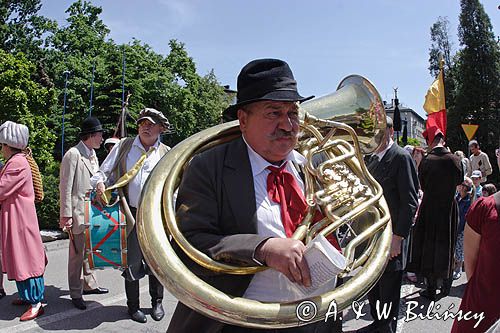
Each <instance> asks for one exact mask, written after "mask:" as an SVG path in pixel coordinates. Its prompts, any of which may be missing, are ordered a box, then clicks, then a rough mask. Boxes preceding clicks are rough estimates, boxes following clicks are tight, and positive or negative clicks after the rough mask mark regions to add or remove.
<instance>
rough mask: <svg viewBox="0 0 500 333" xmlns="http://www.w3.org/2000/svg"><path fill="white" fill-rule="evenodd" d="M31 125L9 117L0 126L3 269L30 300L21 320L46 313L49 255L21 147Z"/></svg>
mask: <svg viewBox="0 0 500 333" xmlns="http://www.w3.org/2000/svg"><path fill="white" fill-rule="evenodd" d="M28 137H29V132H28V128H27V127H26V126H24V125H21V124H16V123H14V122H11V121H6V122H5V123H3V124H2V126H0V143H1V145H2V155H3V157H4V159H5V165H4V167H3V168H2V170H1V171H0V206H1V209H0V227H1V234H2V244H1V247H2V251H1V252H2V257H1V258H0V259H1V260H2V270H3V272H4V273H7V278H8V279H9V280H15V281H16V285H17V290H18V293H19V298H20V299H19V300H17V301H14V304H30V305H31V306H30V308H28V309H27V311H26V312H25V313H24V314H23V315H22V316H21V321H25V320H31V319H34V318H36V317H38V316H40V315H42V314H43V312H44V310H43V307H42V303H41V300H42V299H43V294H44V281H43V273H44V272H45V265H46V256H45V251H44V248H43V244H42V239H41V237H40V229H39V228H38V219H37V216H36V210H35V193H34V189H33V180H32V176H31V169H30V166H29V163H28V161H27V159H26V156H25V155H24V153H23V152H22V149H24V148H26V146H27V145H28Z"/></svg>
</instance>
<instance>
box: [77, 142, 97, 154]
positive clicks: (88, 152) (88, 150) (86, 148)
mask: <svg viewBox="0 0 500 333" xmlns="http://www.w3.org/2000/svg"><path fill="white" fill-rule="evenodd" d="M80 142H81V143H82V145H83V148H84V149H85V152H86V153H87V157H89V158H90V157H92V156H94V155H95V151H94V149H91V148H89V147H87V145H86V144H85V142H83V141H80Z"/></svg>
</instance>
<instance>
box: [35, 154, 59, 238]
mask: <svg viewBox="0 0 500 333" xmlns="http://www.w3.org/2000/svg"><path fill="white" fill-rule="evenodd" d="M42 175H43V190H44V192H45V198H44V199H43V201H42V202H40V203H38V204H36V212H37V216H38V224H39V225H40V229H51V230H56V229H59V162H53V164H52V165H50V166H49V167H47V169H46V170H45V172H42Z"/></svg>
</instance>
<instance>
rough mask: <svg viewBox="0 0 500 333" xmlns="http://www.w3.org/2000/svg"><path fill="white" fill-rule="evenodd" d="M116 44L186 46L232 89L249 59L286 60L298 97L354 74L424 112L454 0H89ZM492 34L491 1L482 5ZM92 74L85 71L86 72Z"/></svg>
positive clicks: (59, 13) (56, 9)
mask: <svg viewBox="0 0 500 333" xmlns="http://www.w3.org/2000/svg"><path fill="white" fill-rule="evenodd" d="M91 2H92V3H93V4H94V5H96V6H100V7H102V8H103V13H102V15H101V18H102V19H103V21H104V23H105V24H106V25H107V26H108V27H109V28H110V30H111V33H110V37H111V38H112V39H113V40H115V41H116V42H117V43H128V42H129V41H131V40H132V38H134V37H135V38H136V39H139V40H141V41H142V42H145V43H147V44H149V45H150V46H151V47H152V48H153V49H154V50H155V51H156V52H159V53H163V54H166V53H168V51H169V48H168V41H169V40H170V39H177V40H179V41H181V42H183V43H184V44H185V46H186V49H187V50H188V53H189V55H190V56H191V57H192V58H193V59H194V61H195V63H196V65H197V71H198V73H199V74H201V75H204V74H206V73H208V72H209V71H210V70H211V69H213V70H214V72H215V74H216V76H217V78H218V80H219V82H220V83H221V84H223V85H226V84H229V85H230V86H231V88H233V89H235V88H236V77H237V75H238V73H239V71H240V69H241V67H243V66H244V65H245V64H246V63H247V62H249V61H250V60H252V59H256V58H265V57H272V58H280V59H284V60H286V61H287V62H288V63H289V64H290V66H291V68H292V70H293V72H294V74H295V77H296V79H297V81H298V86H299V91H300V93H301V94H302V95H304V96H308V95H316V96H321V95H325V94H328V93H330V92H332V91H334V90H335V89H336V87H337V85H338V83H339V82H340V80H341V79H342V78H344V77H345V76H347V75H349V74H360V75H363V76H365V77H367V78H368V79H370V80H371V81H372V82H373V83H374V84H375V86H376V87H377V89H378V91H379V93H380V95H381V97H382V98H383V99H384V100H387V101H390V100H391V98H392V97H393V87H398V97H399V100H400V102H401V103H403V104H404V105H406V106H408V107H410V108H412V109H414V110H415V111H417V112H418V113H420V114H421V115H424V114H425V113H424V111H423V109H422V105H423V102H424V96H425V93H426V91H427V89H428V87H429V86H430V84H431V83H432V81H433V78H432V77H431V76H430V74H429V71H428V69H427V67H428V58H429V47H430V27H431V25H432V24H433V23H434V22H436V20H437V18H438V16H446V17H447V18H448V20H449V21H450V35H451V37H452V41H453V49H454V50H457V49H458V48H459V44H458V39H457V26H458V16H459V11H460V2H459V1H458V0H454V1H452V0H419V1H417V0H413V1H408V0H406V1H396V0H372V1H369V0H364V1H362V0H351V1H348V0H342V1H341V0H329V1H327V0H324V1H314V0H311V1H305V0H303V1H297V0H288V1H285V0H254V1H243V0H212V1H207V0H204V1H203V0H142V1H139V0H120V1H118V0H93V1H91ZM481 3H482V4H483V6H484V8H485V10H486V13H487V14H488V15H489V17H490V20H491V22H492V24H493V30H494V32H495V35H496V36H499V35H500V10H499V9H498V8H497V7H498V6H499V5H500V2H499V1H498V0H483V1H481ZM42 4H43V6H42V10H41V13H42V14H43V15H45V16H47V17H50V18H52V19H55V20H57V21H58V23H59V24H62V25H65V24H66V22H65V18H66V14H65V13H64V11H65V10H66V8H67V7H68V6H69V4H71V1H63V0H42ZM89 70H90V69H89Z"/></svg>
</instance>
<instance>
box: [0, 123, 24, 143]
mask: <svg viewBox="0 0 500 333" xmlns="http://www.w3.org/2000/svg"><path fill="white" fill-rule="evenodd" d="M29 136H30V134H29V130H28V127H26V126H24V125H21V124H17V123H15V122H13V121H6V122H4V123H3V124H2V126H0V143H3V144H6V145H7V146H10V147H12V148H17V149H24V148H26V147H27V146H28V139H29Z"/></svg>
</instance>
